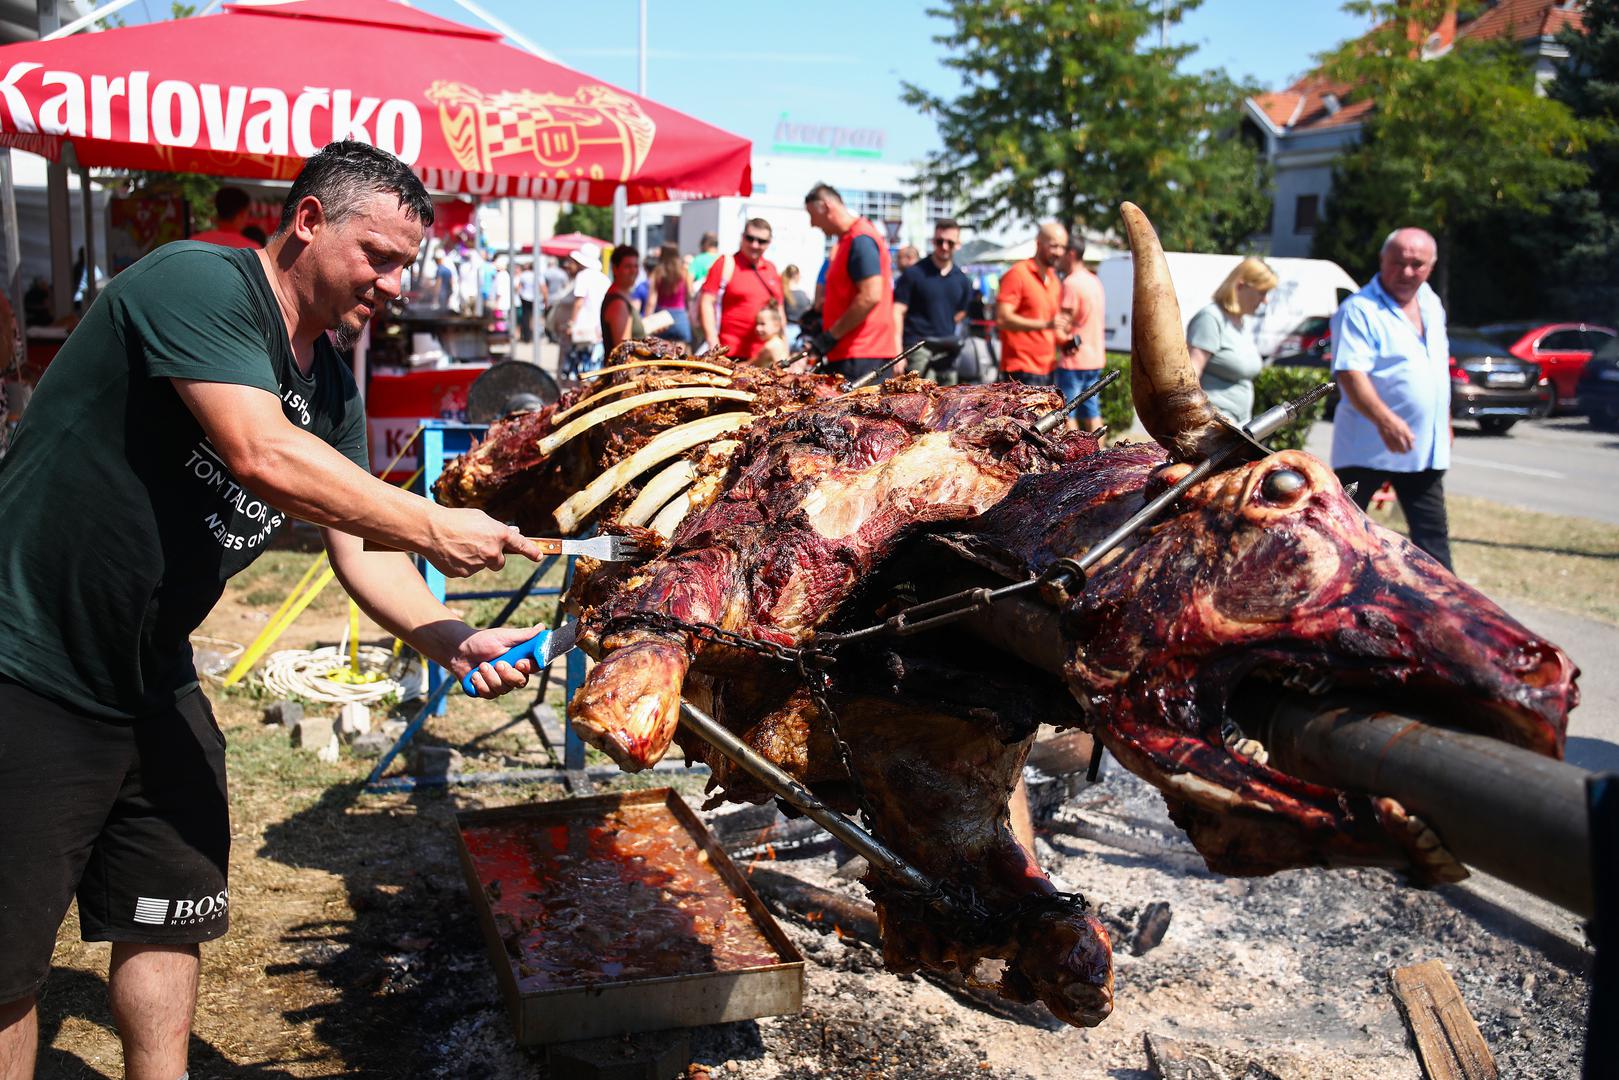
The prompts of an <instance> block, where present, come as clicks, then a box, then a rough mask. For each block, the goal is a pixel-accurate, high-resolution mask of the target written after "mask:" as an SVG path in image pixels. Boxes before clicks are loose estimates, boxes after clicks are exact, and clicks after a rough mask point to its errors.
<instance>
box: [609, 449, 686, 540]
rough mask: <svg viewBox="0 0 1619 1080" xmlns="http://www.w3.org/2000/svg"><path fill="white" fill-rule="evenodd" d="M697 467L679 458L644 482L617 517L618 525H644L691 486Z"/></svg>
mask: <svg viewBox="0 0 1619 1080" xmlns="http://www.w3.org/2000/svg"><path fill="white" fill-rule="evenodd" d="M695 479H697V466H695V465H693V464H692V463H691V462H689V461H687V460H686V459H685V458H681V459H680V460H679V461H677V462H675V463H674V464H672V465H670V466H669V467H668V468H667V469H665V470H663V471H662V472H661V473H659V474H658V475H657V476H654V477H653V478H652V479H650V480H648V481H647V482H646V486H645V487H643V488H641V491H640V493H639V494H638V495H636V496H635V501H634V502H632V503H630V508H629V509H628V510H626V511H624V512H623V513H622V514H620V515H618V521H619V524H620V525H645V524H646V523H647V522H648V521H649V520H650V519H651V518H652V515H654V514H656V513H657V512H658V509H659V507H661V506H663V504H664V503H666V502H668V501H669V500H670V499H672V498H674V497H675V496H676V495H677V494H679V493H680V492H682V491H685V490H686V489H687V488H689V487H690V486H691V482H692V481H693V480H695Z"/></svg>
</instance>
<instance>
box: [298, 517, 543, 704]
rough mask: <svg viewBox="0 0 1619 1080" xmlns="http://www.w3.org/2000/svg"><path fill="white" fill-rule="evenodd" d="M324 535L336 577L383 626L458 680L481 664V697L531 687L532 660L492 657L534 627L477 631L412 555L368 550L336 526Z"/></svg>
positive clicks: (478, 678)
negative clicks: (436, 590) (438, 593)
mask: <svg viewBox="0 0 1619 1080" xmlns="http://www.w3.org/2000/svg"><path fill="white" fill-rule="evenodd" d="M322 535H323V536H324V538H325V541H326V551H327V553H328V554H329V555H330V556H331V560H332V570H333V571H334V572H335V573H336V574H337V580H338V581H340V582H342V583H343V588H344V590H345V591H346V592H347V593H348V594H349V595H350V596H352V597H353V598H354V599H355V602H357V603H358V604H359V605H360V607H361V608H362V609H364V611H365V613H366V614H367V615H369V616H371V618H372V619H373V620H375V621H376V623H377V624H378V625H379V626H381V627H382V628H383V629H384V630H387V631H388V632H389V633H390V634H393V635H394V636H395V637H397V638H400V639H402V640H403V641H404V642H405V643H406V644H407V645H409V646H410V647H411V648H413V649H415V650H416V651H417V652H419V653H421V654H422V655H423V656H425V657H427V658H428V659H430V660H433V661H434V662H436V663H437V664H438V665H439V666H440V667H443V668H445V669H447V670H448V671H449V672H450V673H451V674H452V675H453V676H454V677H455V678H457V679H459V678H461V677H462V676H464V675H465V674H466V673H467V672H469V671H471V670H472V669H473V668H478V673H477V674H476V675H474V676H473V680H472V681H473V685H474V686H476V687H477V689H478V691H479V696H480V697H495V696H497V695H499V694H503V693H505V692H506V691H508V690H516V689H519V688H520V687H522V686H525V685H527V683H528V676H529V674H530V673H532V672H533V671H534V664H533V663H532V662H531V661H528V660H520V661H518V663H517V665H516V666H515V667H514V666H512V665H510V664H491V663H489V661H490V660H492V659H493V658H494V657H496V656H500V655H501V654H502V653H504V652H506V651H507V650H508V649H511V648H512V647H513V646H514V645H517V644H518V643H520V642H523V641H526V640H528V639H529V638H530V637H533V636H534V634H535V632H536V631H535V629H534V628H532V627H529V628H522V627H502V628H499V629H491V630H474V629H473V628H472V627H470V626H468V625H467V624H466V623H465V622H463V621H462V620H461V618H460V616H458V615H456V613H455V612H453V611H451V610H450V609H449V608H447V607H445V606H444V605H443V604H442V603H440V602H439V600H438V598H437V597H435V596H434V595H433V594H432V592H431V591H430V590H429V589H428V588H427V583H426V582H425V581H423V580H422V576H421V575H420V574H418V573H417V572H416V567H415V566H414V565H413V564H412V563H411V561H410V556H409V555H406V554H404V553H403V552H398V551H366V550H365V546H364V544H363V543H362V542H361V540H360V539H359V538H358V537H355V536H350V535H349V534H348V533H344V532H339V531H338V530H336V529H324V530H322ZM480 665H481V666H480Z"/></svg>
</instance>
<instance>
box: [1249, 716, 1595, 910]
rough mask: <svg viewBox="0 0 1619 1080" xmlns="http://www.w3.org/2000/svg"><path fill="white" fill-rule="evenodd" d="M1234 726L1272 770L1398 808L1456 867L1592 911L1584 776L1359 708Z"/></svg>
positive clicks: (1494, 744)
mask: <svg viewBox="0 0 1619 1080" xmlns="http://www.w3.org/2000/svg"><path fill="white" fill-rule="evenodd" d="M1238 722H1239V723H1240V724H1241V725H1242V727H1243V730H1244V732H1245V733H1248V734H1251V735H1253V736H1254V737H1255V738H1257V739H1259V741H1260V742H1262V743H1263V744H1264V745H1265V750H1266V751H1267V752H1268V753H1269V754H1270V761H1271V766H1272V768H1276V769H1280V770H1281V771H1283V772H1285V773H1288V774H1289V775H1292V776H1297V777H1299V778H1301V779H1304V780H1312V781H1315V782H1316V783H1323V784H1330V785H1331V786H1333V787H1336V788H1341V789H1343V790H1346V791H1354V792H1358V793H1360V794H1363V795H1387V796H1389V797H1390V798H1393V799H1397V800H1398V801H1399V803H1400V805H1401V806H1403V807H1405V808H1406V810H1408V811H1409V812H1411V813H1413V814H1415V815H1416V816H1417V817H1419V818H1421V819H1422V820H1423V821H1424V822H1425V823H1426V824H1427V825H1428V826H1429V827H1431V828H1432V829H1433V830H1434V832H1435V833H1436V834H1438V836H1439V837H1440V838H1441V839H1442V840H1443V841H1444V843H1445V847H1446V849H1447V850H1449V851H1450V853H1451V854H1453V855H1455V856H1456V857H1457V858H1458V859H1460V860H1461V861H1462V862H1464V863H1467V864H1468V865H1470V866H1476V867H1478V868H1479V869H1480V870H1483V871H1484V872H1485V873H1488V874H1493V875H1495V876H1496V877H1498V878H1501V879H1502V880H1504V881H1510V882H1511V883H1512V884H1514V885H1517V886H1518V887H1519V888H1521V889H1525V890H1527V891H1529V892H1532V893H1534V894H1535V895H1536V896H1540V897H1543V898H1545V899H1547V900H1550V901H1551V902H1552V903H1554V904H1558V905H1560V906H1562V907H1565V908H1567V909H1568V910H1570V911H1573V912H1575V913H1577V914H1579V915H1584V916H1589V915H1591V914H1592V913H1593V912H1594V911H1595V905H1594V901H1593V893H1592V890H1591V847H1590V844H1591V833H1590V820H1589V815H1588V813H1587V810H1586V804H1585V781H1586V777H1587V775H1588V774H1587V773H1586V771H1585V770H1584V769H1581V768H1579V767H1577V766H1574V765H1570V764H1568V763H1567V762H1563V761H1556V760H1554V759H1552V758H1548V757H1542V756H1541V755H1540V754H1536V753H1533V752H1532V751H1529V750H1525V749H1523V748H1522V747H1518V746H1513V745H1512V744H1510V743H1505V742H1501V741H1500V740H1498V739H1491V738H1488V737H1486V736H1483V735H1474V734H1471V733H1469V732H1462V731H1454V730H1449V729H1446V728H1439V727H1431V726H1429V725H1427V724H1424V723H1421V722H1419V721H1417V720H1413V719H1411V718H1409V717H1406V716H1401V715H1398V714H1396V713H1391V712H1387V711H1383V710H1378V709H1373V708H1368V707H1362V706H1353V705H1350V706H1342V707H1338V708H1329V709H1326V710H1323V709H1322V707H1321V703H1320V702H1315V701H1300V700H1297V699H1284V700H1283V701H1282V702H1281V703H1280V704H1278V705H1277V706H1276V709H1275V711H1274V712H1273V713H1272V714H1271V715H1270V716H1269V717H1268V718H1262V719H1261V720H1260V721H1259V722H1255V721H1254V720H1252V719H1250V718H1246V717H1244V718H1241V719H1239V721H1238Z"/></svg>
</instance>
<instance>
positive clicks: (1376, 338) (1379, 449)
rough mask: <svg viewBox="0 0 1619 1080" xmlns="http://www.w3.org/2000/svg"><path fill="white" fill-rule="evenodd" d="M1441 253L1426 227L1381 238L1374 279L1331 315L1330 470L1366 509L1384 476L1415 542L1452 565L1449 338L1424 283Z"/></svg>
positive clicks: (1435, 297)
mask: <svg viewBox="0 0 1619 1080" xmlns="http://www.w3.org/2000/svg"><path fill="white" fill-rule="evenodd" d="M1437 258H1438V246H1437V245H1436V244H1435V243H1434V238H1433V237H1432V236H1430V235H1429V234H1428V233H1426V232H1424V231H1423V230H1422V229H1396V230H1395V231H1394V232H1392V233H1390V234H1389V237H1388V239H1387V240H1385V241H1384V242H1383V251H1382V255H1381V257H1380V258H1379V261H1378V271H1377V276H1376V277H1374V278H1372V280H1371V281H1370V282H1369V283H1367V285H1366V287H1365V288H1364V289H1362V290H1361V291H1360V292H1358V293H1356V294H1355V295H1354V296H1351V297H1350V298H1349V299H1347V300H1345V301H1344V302H1343V305H1342V306H1341V307H1339V308H1338V310H1337V312H1336V313H1335V314H1334V315H1333V316H1332V370H1333V373H1334V375H1335V376H1336V378H1337V380H1338V389H1339V391H1340V392H1341V393H1342V394H1343V401H1342V403H1341V404H1340V405H1339V406H1338V414H1337V416H1336V418H1335V420H1334V422H1333V429H1332V467H1333V468H1334V469H1335V470H1337V473H1338V478H1339V479H1340V480H1342V481H1343V483H1344V485H1345V486H1346V487H1347V486H1348V485H1350V484H1359V485H1360V487H1359V489H1358V490H1357V491H1356V492H1355V502H1356V503H1358V504H1359V505H1360V508H1361V509H1362V510H1364V509H1365V508H1366V506H1367V504H1368V503H1370V502H1371V499H1372V495H1373V494H1374V493H1375V492H1376V491H1377V489H1378V488H1379V487H1381V486H1382V485H1383V483H1384V482H1385V481H1387V482H1388V483H1389V484H1391V485H1392V486H1393V488H1394V494H1395V495H1396V496H1397V497H1398V498H1399V500H1400V509H1401V510H1402V511H1404V513H1405V519H1406V522H1407V524H1409V526H1410V528H1411V541H1412V543H1414V544H1416V545H1417V547H1419V548H1421V549H1422V550H1423V551H1426V552H1427V553H1428V554H1429V555H1432V556H1433V557H1434V558H1435V559H1436V560H1438V561H1439V562H1440V563H1442V564H1443V565H1444V566H1445V568H1446V569H1449V568H1450V526H1449V524H1448V523H1447V521H1446V518H1445V485H1444V477H1445V470H1446V469H1448V468H1450V440H1451V434H1450V340H1449V338H1448V337H1447V336H1446V334H1445V309H1444V308H1443V307H1442V306H1441V305H1440V303H1439V297H1438V295H1436V294H1435V293H1434V291H1433V290H1432V289H1431V288H1429V287H1428V275H1429V274H1430V273H1432V272H1433V267H1434V262H1435V261H1436V260H1437Z"/></svg>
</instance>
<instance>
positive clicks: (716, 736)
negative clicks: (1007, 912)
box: [680, 701, 948, 905]
mask: <svg viewBox="0 0 1619 1080" xmlns="http://www.w3.org/2000/svg"><path fill="white" fill-rule="evenodd" d="M680 722H681V723H683V724H685V725H686V726H687V727H688V728H690V729H691V730H692V731H693V732H694V733H695V734H697V735H698V736H699V737H701V738H702V739H703V741H704V742H707V743H708V744H709V745H710V746H713V747H714V748H715V749H716V750H718V751H719V752H720V753H722V754H724V755H725V756H726V757H727V758H729V759H731V761H733V762H735V763H736V766H737V767H738V768H740V769H741V770H742V771H744V772H746V773H747V774H748V775H750V776H752V777H753V778H754V779H755V780H757V781H759V782H760V783H761V784H763V785H764V786H765V787H767V788H769V789H770V791H771V792H772V793H773V794H775V795H777V796H778V797H780V798H781V799H783V800H784V801H786V802H787V803H789V804H790V805H792V806H793V807H794V808H795V809H797V810H799V811H800V812H802V813H803V815H804V816H805V817H807V818H809V819H810V820H811V821H813V822H815V824H817V825H819V826H820V827H821V828H823V829H825V830H826V831H827V832H829V833H831V834H832V835H833V836H835V837H837V838H838V839H839V840H841V841H843V842H844V843H845V844H848V845H849V847H851V848H853V849H854V850H855V851H856V852H858V853H859V854H861V855H863V856H865V858H866V861H867V862H869V863H870V864H871V865H872V866H873V867H874V868H875V869H876V870H877V871H878V872H879V873H881V874H883V875H885V876H887V877H889V878H891V879H893V880H894V881H896V882H898V883H899V884H901V885H903V886H905V887H906V888H907V889H911V890H914V891H916V892H921V893H932V894H935V895H936V896H937V895H938V890H937V887H936V886H935V885H934V883H933V882H932V881H930V880H929V879H928V877H927V876H926V875H925V874H923V873H922V871H920V870H918V869H917V868H916V867H914V866H912V865H911V864H910V863H908V862H906V861H905V860H904V859H903V858H901V857H900V856H899V855H897V854H895V853H894V852H893V851H892V850H890V849H889V847H888V846H887V845H886V844H884V843H883V842H882V841H881V840H879V839H877V838H876V837H875V836H873V835H871V834H870V833H869V832H867V831H866V830H865V829H862V828H861V827H860V826H858V825H856V824H855V823H854V822H852V821H850V820H849V819H848V818H847V817H845V816H844V815H842V814H840V813H838V812H837V811H836V810H834V809H832V808H831V807H830V806H828V805H826V804H825V803H824V802H822V801H821V800H820V799H818V798H816V797H815V795H814V794H813V793H812V792H811V791H810V789H809V788H807V787H805V786H804V785H803V784H800V783H799V782H798V781H797V780H794V779H793V778H792V777H791V776H788V775H787V773H785V772H783V771H782V770H781V769H780V768H779V767H777V766H776V765H775V764H774V763H772V762H770V761H768V760H766V759H765V758H764V757H763V756H761V755H760V754H759V753H757V752H756V751H755V750H754V749H753V748H752V747H750V746H748V745H747V744H746V743H744V742H743V741H742V740H741V739H739V738H737V737H736V736H735V735H734V734H732V733H731V731H730V730H729V729H728V728H726V727H725V726H724V725H722V724H720V723H719V722H718V721H716V720H715V719H714V718H713V717H712V716H709V715H708V714H707V713H706V712H704V711H703V710H702V709H699V708H698V707H697V706H695V705H693V704H692V703H691V702H689V701H682V702H681V703H680ZM936 902H937V903H939V904H941V905H946V904H948V901H947V900H946V899H944V898H943V897H942V896H940V897H939V899H938V900H937V901H936Z"/></svg>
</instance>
